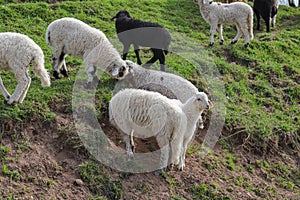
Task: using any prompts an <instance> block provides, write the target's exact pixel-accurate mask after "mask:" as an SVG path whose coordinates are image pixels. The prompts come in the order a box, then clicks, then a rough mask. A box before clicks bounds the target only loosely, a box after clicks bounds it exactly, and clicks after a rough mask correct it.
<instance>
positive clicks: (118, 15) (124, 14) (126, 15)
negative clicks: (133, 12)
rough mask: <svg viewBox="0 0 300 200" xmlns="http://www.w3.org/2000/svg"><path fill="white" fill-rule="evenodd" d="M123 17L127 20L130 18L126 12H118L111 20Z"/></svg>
mask: <svg viewBox="0 0 300 200" xmlns="http://www.w3.org/2000/svg"><path fill="white" fill-rule="evenodd" d="M123 17H128V18H131V16H130V14H129V12H128V11H127V10H120V11H119V12H118V13H117V14H116V16H114V17H112V18H111V20H114V19H116V18H117V19H118V18H123Z"/></svg>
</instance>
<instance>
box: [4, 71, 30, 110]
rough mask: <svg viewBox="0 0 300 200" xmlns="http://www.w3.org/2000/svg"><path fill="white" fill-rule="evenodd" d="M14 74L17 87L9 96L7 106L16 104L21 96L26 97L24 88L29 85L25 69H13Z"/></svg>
mask: <svg viewBox="0 0 300 200" xmlns="http://www.w3.org/2000/svg"><path fill="white" fill-rule="evenodd" d="M13 69H14V73H15V76H16V79H17V81H18V84H17V87H16V89H15V91H14V93H13V94H12V95H11V97H10V99H9V100H8V102H7V103H8V104H10V105H11V104H13V103H18V102H19V100H20V98H21V96H22V94H23V95H24V92H25V95H26V92H27V91H25V90H26V88H27V87H28V84H29V83H30V79H29V77H28V76H27V75H26V71H27V69H25V68H22V67H15V68H13Z"/></svg>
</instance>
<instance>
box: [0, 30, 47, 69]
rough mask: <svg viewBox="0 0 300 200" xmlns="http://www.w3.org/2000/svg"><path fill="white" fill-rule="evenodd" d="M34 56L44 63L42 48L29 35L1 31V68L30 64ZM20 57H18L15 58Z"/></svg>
mask: <svg viewBox="0 0 300 200" xmlns="http://www.w3.org/2000/svg"><path fill="white" fill-rule="evenodd" d="M34 57H39V58H40V59H41V60H42V63H44V54H43V51H42V49H41V48H40V47H39V46H38V45H37V44H36V43H35V42H34V41H33V40H32V39H30V38H29V37H28V36H26V35H23V34H20V33H12V32H5V33H0V68H5V69H8V67H9V66H11V67H12V66H14V65H16V64H17V65H18V66H28V65H29V64H30V62H31V60H32V59H33V58H34ZM15 58H18V59H15Z"/></svg>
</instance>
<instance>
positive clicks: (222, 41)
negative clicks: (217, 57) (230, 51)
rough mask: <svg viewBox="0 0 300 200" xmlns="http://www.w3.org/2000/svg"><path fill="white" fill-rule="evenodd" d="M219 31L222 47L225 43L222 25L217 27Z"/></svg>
mask: <svg viewBox="0 0 300 200" xmlns="http://www.w3.org/2000/svg"><path fill="white" fill-rule="evenodd" d="M217 31H218V33H219V36H220V45H222V44H223V43H224V38H223V26H222V24H218V26H217Z"/></svg>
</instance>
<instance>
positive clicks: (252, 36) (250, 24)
mask: <svg viewBox="0 0 300 200" xmlns="http://www.w3.org/2000/svg"><path fill="white" fill-rule="evenodd" d="M247 23H248V29H249V34H250V40H253V38H254V35H253V12H250V14H249V15H248V22H247Z"/></svg>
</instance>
